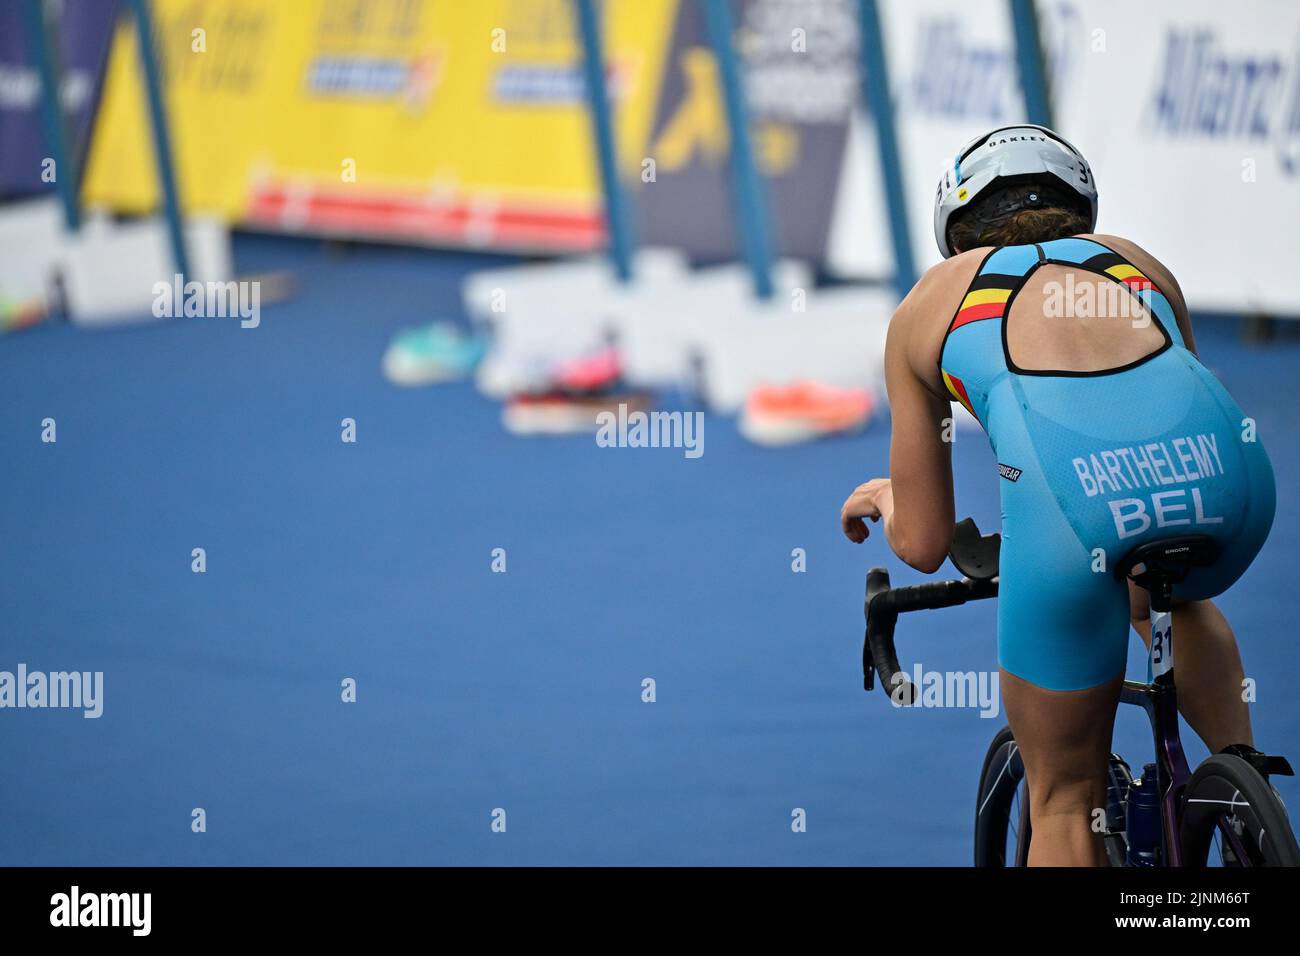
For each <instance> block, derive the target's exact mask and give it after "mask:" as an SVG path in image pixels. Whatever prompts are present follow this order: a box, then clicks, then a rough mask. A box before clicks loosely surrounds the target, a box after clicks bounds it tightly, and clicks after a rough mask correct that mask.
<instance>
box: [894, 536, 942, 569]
mask: <svg viewBox="0 0 1300 956" xmlns="http://www.w3.org/2000/svg"><path fill="white" fill-rule="evenodd" d="M948 544H949V542H947V541H940V540H939V539H937V538H936V539H934V540H931V541H925V540H919V541H914V540H903V541H898V542H893V545H894V553H895V554H896V555H898V557H899V558H900V559H901V560H902V561H903V563H904V564H907V565H909V566H911V567H913V568H916V570H918V571H920V572H921V573H922V574H934V572H935V571H938V570H939V568H940V567H942V566H943V562H944V561H945V560H946V559H947V557H948Z"/></svg>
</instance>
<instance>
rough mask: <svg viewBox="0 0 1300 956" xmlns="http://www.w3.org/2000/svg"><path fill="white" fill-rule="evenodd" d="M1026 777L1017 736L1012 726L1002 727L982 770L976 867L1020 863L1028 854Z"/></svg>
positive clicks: (976, 836) (976, 818)
mask: <svg viewBox="0 0 1300 956" xmlns="http://www.w3.org/2000/svg"><path fill="white" fill-rule="evenodd" d="M1024 779H1025V765H1024V763H1023V761H1021V759H1020V750H1019V748H1018V747H1017V746H1016V739H1015V737H1014V736H1012V734H1011V728H1010V727H1003V728H1002V729H1001V730H999V731H998V732H997V735H996V736H995V737H994V738H993V742H992V743H991V744H989V750H988V753H987V754H986V755H985V757H984V768H983V769H982V770H981V771H980V784H979V793H978V795H977V796H978V798H977V800H976V802H975V865H976V866H1019V865H1021V863H1020V861H1022V860H1024V859H1025V858H1026V857H1027V856H1028V853H1029V838H1030V833H1029V813H1028V805H1027V804H1028V800H1029V794H1028V791H1027V789H1026V787H1025V785H1024ZM1008 837H1010V840H1008ZM1022 844H1023V849H1022Z"/></svg>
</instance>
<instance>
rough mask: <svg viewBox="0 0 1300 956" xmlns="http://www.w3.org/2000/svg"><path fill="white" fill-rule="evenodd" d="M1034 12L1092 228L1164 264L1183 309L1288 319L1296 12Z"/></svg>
mask: <svg viewBox="0 0 1300 956" xmlns="http://www.w3.org/2000/svg"><path fill="white" fill-rule="evenodd" d="M1043 7H1044V9H1045V11H1046V12H1047V13H1048V14H1049V17H1048V22H1049V23H1050V22H1053V21H1055V22H1056V24H1057V32H1059V33H1060V34H1061V36H1062V40H1063V41H1064V43H1063V45H1064V46H1065V47H1066V48H1068V49H1069V50H1070V51H1071V55H1070V57H1069V59H1068V61H1067V64H1066V65H1067V66H1068V70H1067V71H1066V72H1065V73H1064V74H1063V75H1062V74H1061V72H1060V71H1059V70H1058V82H1056V83H1055V84H1054V87H1053V95H1054V97H1055V99H1056V103H1057V115H1058V117H1059V119H1058V122H1059V124H1060V129H1061V131H1062V132H1063V133H1064V134H1065V135H1066V136H1069V137H1071V138H1072V139H1073V140H1074V142H1075V143H1076V144H1077V145H1078V146H1079V148H1080V149H1082V150H1083V151H1084V154H1085V155H1086V156H1088V158H1089V161H1090V162H1091V163H1092V165H1093V169H1095V170H1097V176H1098V180H1097V184H1098V188H1099V189H1100V190H1101V195H1102V201H1101V222H1100V226H1099V228H1101V229H1102V230H1104V231H1106V232H1115V233H1118V234H1120V235H1125V236H1132V237H1133V238H1134V239H1136V240H1137V241H1139V242H1141V243H1143V244H1144V245H1146V246H1147V248H1149V249H1152V250H1155V252H1156V254H1157V255H1159V256H1160V257H1161V258H1162V259H1164V260H1165V261H1166V262H1168V263H1170V264H1172V265H1173V266H1174V267H1175V268H1176V271H1177V274H1178V281H1179V283H1180V284H1181V285H1182V288H1183V292H1184V294H1185V295H1186V297H1187V301H1188V302H1189V303H1190V304H1191V305H1192V306H1193V307H1197V308H1201V309H1216V310H1243V309H1244V310H1250V311H1261V312H1276V313H1282V314H1288V315H1295V314H1297V313H1300V270H1297V269H1296V267H1295V263H1296V254H1297V247H1298V245H1300V243H1298V242H1297V239H1296V223H1297V222H1300V4H1297V3H1295V2H1293V0H1257V2H1252V3H1250V4H1248V5H1242V4H1223V3H1216V2H1215V0H1182V2H1180V3H1176V4H1169V3H1142V4H1134V3H1131V2H1125V0H1088V2H1086V3H1082V2H1077V0H1076V2H1056V3H1051V4H1044V5H1043ZM1247 11H1249V12H1247ZM1164 210H1182V214H1181V215H1165V214H1163V211H1164Z"/></svg>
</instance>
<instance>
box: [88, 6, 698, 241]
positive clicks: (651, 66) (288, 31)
mask: <svg viewBox="0 0 1300 956" xmlns="http://www.w3.org/2000/svg"><path fill="white" fill-rule="evenodd" d="M152 7H153V10H154V14H155V19H156V21H157V22H156V25H155V33H156V39H155V42H156V45H157V47H158V49H157V55H158V59H159V63H160V67H161V69H162V73H163V76H164V85H165V88H166V95H167V103H168V107H169V117H170V120H171V124H172V133H173V136H172V139H173V149H174V151H175V154H176V165H177V173H178V179H179V182H180V190H181V195H182V204H183V206H184V208H185V209H186V210H187V211H192V212H193V211H201V212H207V213H217V214H219V215H221V216H223V217H224V218H225V219H226V220H227V221H230V222H234V223H242V224H248V225H252V226H254V227H258V228H267V229H275V230H287V231H300V232H306V233H312V234H338V235H347V236H360V237H373V238H389V239H399V240H405V241H414V242H426V243H431V244H445V245H469V246H475V247H491V248H501V249H521V250H530V249H543V250H578V249H591V248H595V247H597V246H599V245H600V244H601V243H602V242H603V237H604V225H603V219H602V217H601V203H600V198H599V192H598V178H597V172H596V164H595V151H594V148H593V146H592V136H591V118H590V115H589V112H588V110H587V109H586V100H585V91H584V86H583V75H582V70H581V65H582V60H581V47H580V44H579V41H578V36H577V30H576V26H577V24H576V21H575V19H574V16H573V4H572V3H571V2H570V0H474V2H464V3H461V2H451V3H448V2H433V0H366V2H359V0H294V2H292V3H287V2H286V3H279V2H277V3H267V2H265V0H153V3H152ZM676 8H677V3H676V0H646V2H638V3H605V4H603V5H602V14H603V15H602V24H603V29H604V49H605V56H606V67H607V69H606V82H607V86H608V89H609V92H610V96H611V98H612V100H613V102H614V105H615V115H616V118H617V126H616V136H617V140H618V148H619V154H620V156H623V157H639V156H642V155H644V149H645V146H644V144H645V140H646V138H647V136H648V133H649V123H650V118H651V109H652V106H653V104H654V102H655V100H656V98H657V96H658V85H659V80H660V74H661V72H662V67H663V61H664V54H665V50H666V44H667V41H668V36H669V31H670V29H671V25H672V22H673V18H674V15H675V12H676ZM137 64H138V60H137V58H136V48H135V39H134V33H133V32H132V31H130V30H127V29H120V30H119V31H118V35H117V37H116V39H115V42H114V56H113V61H112V66H111V70H110V75H109V77H108V80H107V84H106V88H105V93H104V103H103V107H102V110H101V115H100V118H99V123H98V125H97V128H96V135H95V140H94V144H93V147H92V155H91V162H90V169H89V173H88V177H87V181H86V183H85V189H84V198H85V200H86V201H87V202H89V203H92V204H100V205H104V206H108V207H110V208H113V209H116V210H121V211H128V212H143V211H147V210H150V209H153V208H155V207H156V206H157V205H158V187H157V183H156V177H155V174H154V164H153V157H152V153H151V145H150V144H151V140H150V134H149V127H148V123H147V114H146V111H145V107H144V100H143V95H142V90H141V81H140V76H139V69H138V65H137Z"/></svg>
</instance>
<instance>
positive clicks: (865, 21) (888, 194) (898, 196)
mask: <svg viewBox="0 0 1300 956" xmlns="http://www.w3.org/2000/svg"><path fill="white" fill-rule="evenodd" d="M858 22H859V23H860V24H861V31H860V32H861V37H860V38H859V40H858V54H859V56H861V58H862V96H863V99H864V100H865V101H866V103H867V105H868V106H869V107H870V108H871V115H872V118H873V119H874V120H875V122H876V143H877V145H878V146H879V148H880V168H881V171H882V173H883V175H884V178H885V184H884V185H885V202H886V204H887V206H888V208H889V234H890V237H891V239H892V240H893V244H894V285H895V287H896V288H897V290H898V297H899V299H902V298H903V297H904V296H906V295H907V293H908V292H909V291H911V288H912V286H913V285H915V284H916V264H915V261H914V260H913V258H912V230H911V228H910V227H909V224H908V219H907V203H906V202H905V201H904V198H903V197H904V196H905V195H906V193H905V192H904V187H903V163H902V160H901V159H900V158H899V155H898V130H897V129H896V128H895V126H894V104H893V102H892V100H891V98H890V95H889V63H888V61H886V59H885V43H884V39H883V36H882V33H881V29H880V10H879V8H878V7H877V5H876V0H858Z"/></svg>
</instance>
